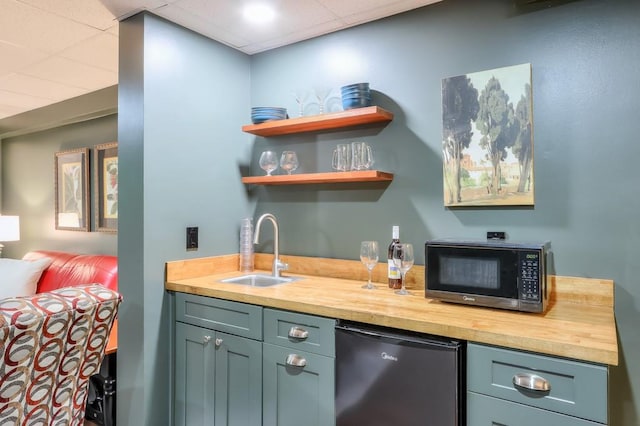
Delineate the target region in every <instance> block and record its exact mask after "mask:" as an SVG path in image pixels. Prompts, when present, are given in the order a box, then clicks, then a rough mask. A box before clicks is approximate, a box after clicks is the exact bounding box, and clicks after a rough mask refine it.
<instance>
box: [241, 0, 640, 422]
mask: <svg viewBox="0 0 640 426" xmlns="http://www.w3.org/2000/svg"><path fill="white" fill-rule="evenodd" d="M639 23H640V2H638V1H630V0H613V1H612V0H609V1H605V0H583V1H576V2H572V3H567V4H565V5H560V6H556V7H552V8H547V9H543V10H540V11H537V12H532V13H520V14H519V13H517V11H516V10H515V9H514V7H513V2H512V1H506V0H489V1H482V2H478V1H472V0H447V1H444V2H442V3H439V4H436V5H432V6H428V7H425V8H422V9H420V10H416V11H413V12H408V13H406V14H403V15H399V16H395V17H391V18H388V19H385V20H381V21H377V22H373V23H370V24H366V25H362V26H360V27H355V28H352V29H348V30H345V31H341V32H338V33H334V34H330V35H327V36H324V37H320V38H317V39H313V40H309V41H306V42H302V43H298V44H295V45H291V46H287V47H283V48H280V49H276V50H273V51H269V52H265V53H262V54H258V55H254V56H253V57H252V61H251V93H252V103H253V105H282V106H286V107H287V108H288V109H289V111H290V112H292V111H296V105H295V101H294V98H293V96H292V95H291V90H293V89H295V88H297V87H307V88H313V87H314V86H316V85H329V86H331V87H335V88H338V87H340V86H341V85H343V84H348V83H355V82H360V81H369V82H370V83H371V87H372V89H374V90H375V91H376V93H374V103H376V104H378V105H380V106H382V107H385V108H387V109H389V110H391V111H392V112H393V113H394V114H395V120H394V121H393V122H392V123H391V124H389V125H388V126H387V127H386V128H384V129H382V130H379V131H371V130H370V131H366V132H361V131H344V132H338V133H326V134H314V135H299V136H294V137H281V138H277V139H264V138H260V137H256V138H255V142H254V151H253V153H252V159H253V162H252V164H254V168H253V172H254V173H255V174H260V173H261V171H260V170H259V168H257V166H255V164H257V158H258V156H259V154H260V152H261V151H262V150H263V149H265V148H266V147H270V148H274V149H275V150H276V151H278V152H280V151H282V150H284V149H288V148H293V149H295V150H296V151H297V152H298V154H299V156H300V158H301V163H302V165H301V170H300V171H318V170H320V171H328V170H330V153H331V150H332V149H333V148H334V147H335V144H336V143H340V142H347V141H353V140H365V141H368V142H370V143H371V144H372V145H373V147H374V149H375V151H376V154H377V164H376V168H379V169H381V170H388V171H392V172H393V173H395V179H394V181H393V182H392V183H391V184H390V185H389V186H388V187H387V188H384V187H382V188H381V187H379V186H374V185H367V186H363V188H362V189H361V188H358V187H356V188H355V189H354V188H353V187H337V188H333V187H315V188H310V187H273V188H270V187H266V188H259V189H255V190H254V192H253V194H254V196H255V197H256V199H257V201H258V205H257V210H258V211H257V214H258V213H262V212H265V211H268V212H272V213H274V214H275V215H276V216H277V217H278V219H279V220H280V225H281V226H280V236H281V244H280V249H281V252H282V253H285V254H297V255H308V256H328V257H337V258H350V259H357V256H358V245H359V242H360V241H361V240H365V239H376V240H378V241H381V242H384V243H385V244H386V243H387V242H388V241H389V240H390V238H391V225H392V224H397V225H400V234H401V235H400V237H401V239H402V240H404V241H406V242H412V243H414V244H415V245H417V246H422V245H423V244H424V242H425V240H427V239H429V238H437V237H474V238H482V237H483V235H484V234H485V232H486V231H488V230H504V231H506V232H507V233H508V235H509V236H510V238H511V239H514V240H532V239H533V240H550V241H551V243H552V247H553V251H554V254H555V256H554V259H555V270H556V273H558V274H560V275H569V276H582V277H602V278H610V279H613V280H615V283H616V318H617V323H618V330H619V340H620V350H621V360H620V361H621V365H620V366H619V367H617V368H613V369H612V370H611V389H610V402H611V420H612V424H614V425H635V424H639V423H640V413H639V410H640V364H638V362H637V360H638V359H640V333H638V331H637V327H638V320H639V318H640V315H639V309H640V308H639V307H640V288H639V287H638V284H637V277H638V276H640V265H639V264H638V262H637V261H636V260H635V259H636V258H637V257H638V256H640V248H639V247H640V227H639V225H638V220H637V217H638V211H640V199H639V198H638V197H637V196H636V193H637V190H636V189H635V188H637V187H638V185H639V184H640V176H639V175H638V173H637V167H636V163H637V159H638V158H640V144H638V143H637V139H638V134H640V121H639V120H638V110H639V103H638V99H639V98H640V85H639V84H638V69H640V25H639ZM345 54H346V55H347V57H346V59H341V60H340V58H341V57H342V58H344V55H345ZM341 55H342V56H341ZM351 60H353V61H355V63H356V65H357V67H356V69H355V70H351V71H350V70H349V69H348V67H347V64H348V63H349V62H350V61H351ZM522 63H531V64H532V69H533V103H534V111H533V116H534V140H535V179H536V202H535V207H534V208H492V209H487V208H484V209H483V208H466V209H448V208H444V207H443V195H442V194H443V189H442V188H443V178H442V155H441V140H442V134H441V132H442V123H441V120H442V116H441V114H442V113H441V111H442V110H441V80H442V78H444V77H449V76H456V75H461V74H465V73H470V72H475V71H482V70H488V69H492V68H498V67H503V66H509V65H516V64H522ZM262 250H265V251H270V250H271V247H270V246H269V245H264V246H263V247H262ZM418 261H419V263H423V262H424V255H423V253H421V254H420V257H419V259H418Z"/></svg>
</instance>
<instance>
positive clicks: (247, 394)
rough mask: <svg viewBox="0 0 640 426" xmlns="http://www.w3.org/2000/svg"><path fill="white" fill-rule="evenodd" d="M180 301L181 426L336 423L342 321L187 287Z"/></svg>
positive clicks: (177, 390) (177, 397) (177, 370)
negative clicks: (338, 327) (199, 293)
mask: <svg viewBox="0 0 640 426" xmlns="http://www.w3.org/2000/svg"><path fill="white" fill-rule="evenodd" d="M175 303H176V306H175V313H176V321H175V348H174V351H175V354H174V355H175V356H174V371H173V373H174V381H175V385H174V423H173V424H174V425H175V426H262V425H265V426H269V425H270V426H301V425H304V426H333V425H335V409H334V394H335V390H334V388H335V343H334V339H335V338H334V327H335V320H333V319H328V318H320V317H316V316H313V315H304V314H298V313H293V312H287V311H281V310H277V309H263V308H262V307H261V306H255V305H248V304H244V303H238V302H231V301H226V300H220V299H215V298H210V297H203V296H196V295H191V294H185V293H176V297H175ZM263 330H264V331H263ZM263 337H264V343H263Z"/></svg>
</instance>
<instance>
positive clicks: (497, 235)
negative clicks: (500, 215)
mask: <svg viewBox="0 0 640 426" xmlns="http://www.w3.org/2000/svg"><path fill="white" fill-rule="evenodd" d="M506 238H507V233H506V232H504V231H489V232H487V240H504V239H506Z"/></svg>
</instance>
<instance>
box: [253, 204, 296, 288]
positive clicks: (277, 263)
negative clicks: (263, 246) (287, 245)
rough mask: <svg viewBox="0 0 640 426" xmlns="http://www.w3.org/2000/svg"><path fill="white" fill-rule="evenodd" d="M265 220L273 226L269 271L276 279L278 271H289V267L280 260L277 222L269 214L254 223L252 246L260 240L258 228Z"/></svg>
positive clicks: (278, 274)
mask: <svg viewBox="0 0 640 426" xmlns="http://www.w3.org/2000/svg"><path fill="white" fill-rule="evenodd" d="M265 219H269V220H270V221H271V223H272V224H273V269H272V271H271V275H273V276H274V277H276V278H278V277H279V276H280V271H286V270H287V269H289V265H287V264H286V263H284V262H282V261H281V260H280V248H279V245H280V242H279V240H280V235H279V230H278V221H277V220H276V217H275V216H274V215H272V214H271V213H265V214H263V215H262V216H260V218H259V219H258V222H256V229H255V235H254V237H253V244H258V241H259V239H260V227H261V225H262V221H263V220H265Z"/></svg>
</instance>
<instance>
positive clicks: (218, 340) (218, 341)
mask: <svg viewBox="0 0 640 426" xmlns="http://www.w3.org/2000/svg"><path fill="white" fill-rule="evenodd" d="M222 342H223V340H222V339H221V338H217V339H216V347H218V348H219V347H220V345H222Z"/></svg>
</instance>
